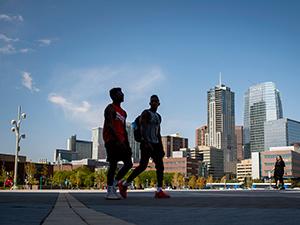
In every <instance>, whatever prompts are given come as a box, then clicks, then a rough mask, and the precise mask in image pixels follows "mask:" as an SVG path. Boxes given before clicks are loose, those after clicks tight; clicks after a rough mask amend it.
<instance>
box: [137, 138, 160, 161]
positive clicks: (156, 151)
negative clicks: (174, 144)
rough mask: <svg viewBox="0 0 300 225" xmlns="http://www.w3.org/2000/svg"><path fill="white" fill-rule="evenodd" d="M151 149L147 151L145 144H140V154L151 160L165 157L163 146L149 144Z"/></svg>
mask: <svg viewBox="0 0 300 225" xmlns="http://www.w3.org/2000/svg"><path fill="white" fill-rule="evenodd" d="M150 145H151V146H152V149H148V148H146V147H145V144H144V143H143V142H142V143H141V154H143V155H147V156H149V158H150V157H151V158H152V159H153V160H155V159H159V158H163V157H164V156H165V152H164V149H163V146H162V145H161V144H153V143H151V144H150Z"/></svg>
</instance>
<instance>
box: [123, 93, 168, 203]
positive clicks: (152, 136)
mask: <svg viewBox="0 0 300 225" xmlns="http://www.w3.org/2000/svg"><path fill="white" fill-rule="evenodd" d="M149 104H150V109H147V110H144V111H143V112H142V114H141V116H140V132H141V146H140V149H141V159H140V163H139V166H138V167H136V168H135V169H134V170H133V171H132V173H131V174H130V175H129V177H128V178H127V180H126V181H124V182H123V183H119V190H120V194H121V195H122V197H123V198H127V187H128V186H129V185H130V184H131V182H132V181H133V180H134V179H135V178H136V177H137V176H138V175H139V174H140V173H142V172H143V171H144V170H145V169H146V168H147V166H148V163H149V159H150V158H152V159H153V161H154V163H155V168H156V177H157V191H156V192H155V198H170V196H169V195H168V194H167V193H166V192H164V191H163V190H162V187H163V176H164V164H163V157H164V155H165V153H164V150H163V146H162V142H161V134H160V124H161V116H160V115H159V114H158V113H157V109H158V106H159V105H160V102H159V98H158V96H157V95H152V96H151V98H150V103H149Z"/></svg>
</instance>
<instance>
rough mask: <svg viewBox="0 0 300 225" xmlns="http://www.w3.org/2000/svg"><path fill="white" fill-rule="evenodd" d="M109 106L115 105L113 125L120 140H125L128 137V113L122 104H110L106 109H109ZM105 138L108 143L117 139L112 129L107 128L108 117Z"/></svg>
mask: <svg viewBox="0 0 300 225" xmlns="http://www.w3.org/2000/svg"><path fill="white" fill-rule="evenodd" d="M108 107H113V111H114V113H113V120H112V125H113V127H114V130H115V132H116V136H117V137H118V141H121V142H124V141H125V140H126V139H127V137H126V132H125V123H126V117H127V114H126V112H125V111H124V110H123V109H122V108H121V107H120V106H117V105H115V104H110V105H108V106H107V107H106V109H105V111H106V110H108ZM103 139H104V142H106V143H107V142H109V141H114V140H115V138H114V136H112V135H111V133H110V131H109V130H108V129H107V124H106V118H105V121H104V127H103Z"/></svg>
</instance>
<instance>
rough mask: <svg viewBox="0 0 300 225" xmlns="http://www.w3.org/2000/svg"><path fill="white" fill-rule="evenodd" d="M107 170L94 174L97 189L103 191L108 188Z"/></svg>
mask: <svg viewBox="0 0 300 225" xmlns="http://www.w3.org/2000/svg"><path fill="white" fill-rule="evenodd" d="M106 173H107V172H106V170H105V169H101V170H97V171H95V172H94V174H95V175H94V176H95V183H96V186H97V188H100V189H103V188H104V187H105V186H106V182H107V176H106Z"/></svg>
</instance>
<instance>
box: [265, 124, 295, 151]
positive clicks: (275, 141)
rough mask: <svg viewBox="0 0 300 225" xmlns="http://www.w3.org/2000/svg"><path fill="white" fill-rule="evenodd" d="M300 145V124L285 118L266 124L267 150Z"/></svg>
mask: <svg viewBox="0 0 300 225" xmlns="http://www.w3.org/2000/svg"><path fill="white" fill-rule="evenodd" d="M295 143H300V122H298V121H295V120H291V119H287V118H283V119H279V120H271V121H266V122H265V150H269V148H270V147H282V146H291V145H293V144H295Z"/></svg>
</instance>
